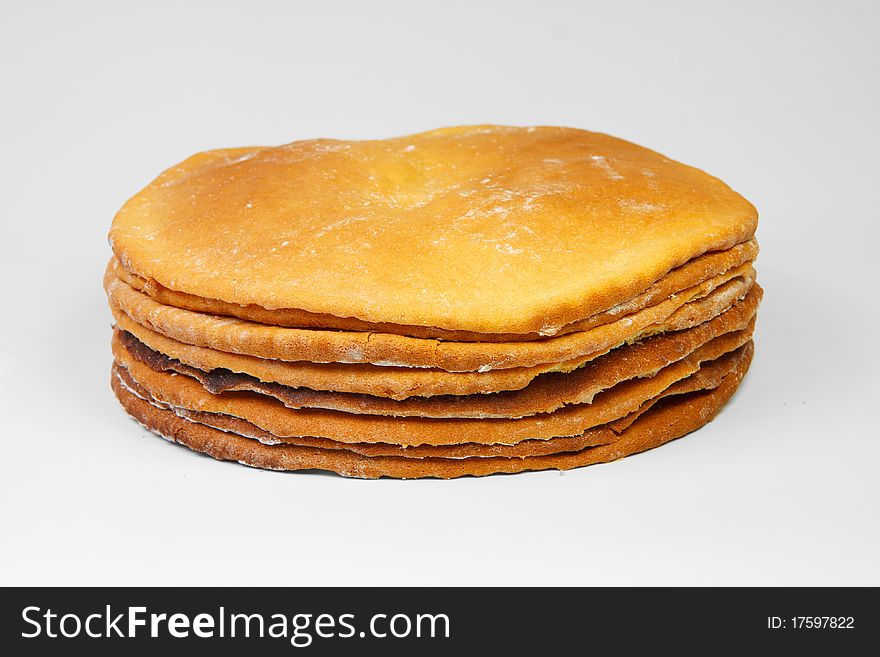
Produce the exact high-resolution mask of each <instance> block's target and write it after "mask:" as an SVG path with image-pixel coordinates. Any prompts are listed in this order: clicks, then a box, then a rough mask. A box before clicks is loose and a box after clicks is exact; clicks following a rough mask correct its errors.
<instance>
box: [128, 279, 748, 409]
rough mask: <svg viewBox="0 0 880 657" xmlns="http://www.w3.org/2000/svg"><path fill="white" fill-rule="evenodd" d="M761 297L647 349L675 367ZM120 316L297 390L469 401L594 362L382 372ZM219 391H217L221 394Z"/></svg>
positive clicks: (744, 317) (212, 366) (160, 340)
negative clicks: (254, 352) (267, 351)
mask: <svg viewBox="0 0 880 657" xmlns="http://www.w3.org/2000/svg"><path fill="white" fill-rule="evenodd" d="M761 294H762V290H761V286H760V285H757V284H755V285H754V286H753V287H752V289H751V290H750V291H749V293H748V294H747V295H746V297H745V298H744V299H743V300H742V301H740V302H739V303H736V304H734V305H733V306H732V307H731V308H729V309H728V310H726V311H725V312H723V313H721V314H720V315H718V316H717V317H714V318H712V319H711V320H709V321H708V322H704V323H703V324H700V325H699V326H696V327H694V328H691V329H684V330H682V331H674V332H671V333H663V334H660V335H659V336H654V337H650V338H646V339H645V340H644V341H642V344H650V343H652V342H655V341H658V340H663V341H664V342H665V343H667V344H668V345H669V347H670V356H669V358H670V362H671V359H674V358H676V357H680V356H681V355H683V354H685V353H688V352H689V351H691V350H692V349H693V348H695V346H696V345H697V344H700V343H702V342H703V341H705V340H707V339H710V338H711V337H715V336H716V335H721V334H722V333H726V332H729V331H737V330H742V329H744V328H746V327H747V326H748V324H749V322H750V321H751V319H752V318H753V317H754V316H755V314H756V313H757V309H758V304H759V302H760V300H761ZM114 314H115V317H116V324H117V328H118V329H119V330H121V331H125V332H128V333H131V334H132V335H134V336H135V337H136V338H137V339H138V340H139V341H140V342H142V343H144V344H145V345H146V346H147V347H149V348H150V349H152V350H154V351H157V352H159V353H161V354H164V355H166V356H168V357H169V358H173V359H176V360H178V361H180V362H181V363H183V364H185V365H187V366H190V367H194V368H196V369H200V370H203V371H207V372H210V371H213V370H220V369H222V370H228V371H229V372H232V373H240V374H244V375H247V376H250V377H253V378H255V379H257V380H259V381H262V382H265V383H276V384H279V385H283V386H286V387H291V388H307V389H310V390H316V391H334V392H342V393H352V394H365V395H372V396H379V397H387V398H389V399H394V400H403V399H409V398H410V397H414V396H419V397H431V396H436V395H456V396H465V395H476V394H481V393H494V392H501V391H510V390H521V389H523V388H525V387H526V386H528V385H529V384H530V383H531V382H532V381H534V380H535V379H536V378H537V377H540V376H541V375H542V374H545V373H551V372H571V371H577V369H578V368H579V367H581V366H583V365H584V364H585V363H587V362H593V360H594V359H593V356H592V355H590V356H587V357H583V358H581V359H576V360H573V361H567V362H565V363H558V364H554V363H549V364H547V365H541V366H535V367H529V368H526V367H520V368H508V369H503V370H490V371H488V372H457V373H453V372H446V371H445V370H438V369H430V368H412V367H377V366H375V365H369V364H349V363H309V362H287V361H281V360H274V359H265V358H257V357H254V356H247V355H242V354H233V353H229V352H225V351H218V350H217V349H210V348H207V347H199V346H195V345H189V344H185V343H183V342H179V341H177V340H173V339H171V338H168V337H166V336H164V335H162V334H161V333H156V332H155V331H151V330H150V329H148V328H146V327H145V326H142V325H141V324H138V323H137V322H134V321H132V320H131V319H129V318H128V316H127V315H125V314H123V313H121V312H116V313H114ZM623 348H624V347H618V349H623ZM612 353H613V352H612ZM606 355H608V354H606ZM596 360H598V359H596ZM219 390H220V388H217V389H216V390H215V391H219Z"/></svg>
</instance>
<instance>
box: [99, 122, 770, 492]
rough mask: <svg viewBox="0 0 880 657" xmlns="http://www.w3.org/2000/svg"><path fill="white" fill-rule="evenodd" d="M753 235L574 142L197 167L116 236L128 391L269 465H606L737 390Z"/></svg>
mask: <svg viewBox="0 0 880 657" xmlns="http://www.w3.org/2000/svg"><path fill="white" fill-rule="evenodd" d="M756 225H757V216H756V212H755V210H754V208H753V207H752V206H751V205H750V204H749V203H748V202H747V201H745V200H744V199H743V198H742V197H740V196H739V195H738V194H736V193H735V192H733V191H732V190H731V189H730V188H729V187H727V186H726V185H725V184H724V183H722V182H721V181H719V180H718V179H716V178H713V177H711V176H709V175H708V174H706V173H704V172H702V171H700V170H698V169H694V168H691V167H688V166H685V165H683V164H680V163H677V162H674V161H672V160H669V159H667V158H666V157H663V156H662V155H660V154H658V153H655V152H653V151H649V150H646V149H644V148H642V147H639V146H636V145H635V144H631V143H628V142H625V141H621V140H619V139H615V138H613V137H609V136H607V135H602V134H597V133H591V132H585V131H582V130H573V129H566V128H549V127H543V128H510V127H498V126H477V127H463V128H449V129H441V130H436V131H432V132H427V133H422V134H418V135H413V136H409V137H403V138H396V139H389V140H381V141H336V140H325V139H320V140H313V141H300V142H294V143H292V144H289V145H286V146H280V147H272V148H238V149H228V150H217V151H210V152H206V153H200V154H198V155H195V156H193V157H191V158H189V159H188V160H186V161H184V162H183V163H181V164H179V165H177V166H175V167H172V168H171V169H168V170H167V171H165V172H164V173H162V174H161V175H160V176H159V177H158V178H157V179H156V180H155V181H153V182H152V183H151V184H150V185H149V186H148V187H146V188H145V189H144V190H143V191H141V192H140V193H138V194H137V195H136V196H134V197H133V198H132V199H131V200H130V201H128V203H126V205H125V206H124V207H123V208H122V210H120V212H119V213H118V215H117V216H116V218H115V219H114V221H113V226H112V229H111V232H110V241H111V245H112V247H113V252H114V258H113V259H112V260H111V262H110V264H109V266H108V268H107V272H106V277H105V281H104V283H105V288H106V291H107V294H108V297H109V300H110V306H111V308H112V311H113V315H114V317H115V321H116V328H115V331H114V335H113V355H114V359H115V362H114V365H113V372H112V386H113V389H114V391H115V393H116V395H117V397H118V398H119V401H120V402H121V403H122V405H123V407H124V408H125V409H126V411H128V413H129V414H130V415H131V416H133V417H134V418H135V419H137V420H138V421H139V422H140V423H141V424H143V425H144V426H145V427H147V428H148V429H150V430H151V431H153V432H155V433H158V434H160V435H162V436H164V437H166V438H168V439H170V440H172V441H175V442H178V443H181V444H183V445H186V446H187V447H190V448H191V449H194V450H197V451H200V452H204V453H206V454H209V455H211V456H213V457H215V458H218V459H227V460H235V461H239V462H241V463H244V464H247V465H252V466H256V467H260V468H269V469H278V470H304V469H320V470H330V471H334V472H338V473H340V474H343V475H347V476H356V477H379V476H389V477H401V478H410V477H443V478H449V477H457V476H460V475H486V474H491V473H496V472H510V473H512V472H520V471H525V470H542V469H552V468H556V469H568V468H574V467H578V466H582V465H587V464H591V463H597V462H603V461H609V460H613V459H617V458H619V457H622V456H626V455H628V454H632V453H635V452H639V451H643V450H646V449H649V448H651V447H655V446H657V445H660V444H662V443H664V442H667V441H669V440H671V439H674V438H677V437H679V436H682V435H684V434H686V433H689V432H690V431H693V430H694V429H696V428H698V427H700V426H702V425H703V424H705V423H707V422H708V421H709V420H711V419H712V417H713V416H714V415H715V414H716V413H717V412H718V411H719V409H720V408H721V407H722V406H723V405H724V403H725V402H726V401H727V400H728V399H729V398H730V397H731V395H732V394H733V393H734V391H735V390H736V388H737V386H738V385H739V383H740V381H741V380H742V378H743V376H744V374H745V373H746V370H747V369H748V367H749V363H750V361H751V358H752V351H753V346H752V331H753V328H754V323H755V314H756V311H757V308H758V304H759V301H760V298H761V289H760V287H759V286H758V285H757V284H756V283H755V270H754V269H753V262H754V259H755V257H756V255H757V252H758V247H757V244H756V242H755V240H754V232H755V228H756ZM729 421H731V422H732V421H735V418H733V417H731V418H729Z"/></svg>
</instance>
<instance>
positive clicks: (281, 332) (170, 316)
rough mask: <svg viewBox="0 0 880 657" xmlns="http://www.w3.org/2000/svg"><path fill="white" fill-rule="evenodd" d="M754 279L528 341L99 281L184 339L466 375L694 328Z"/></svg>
mask: <svg viewBox="0 0 880 657" xmlns="http://www.w3.org/2000/svg"><path fill="white" fill-rule="evenodd" d="M731 276H735V277H734V278H731ZM754 278H755V272H754V269H753V268H752V266H751V265H750V264H747V265H742V266H741V267H738V268H736V269H735V270H732V271H730V272H726V273H725V274H722V275H721V276H716V277H713V278H710V279H708V280H706V281H704V282H702V283H700V284H699V285H695V286H693V287H691V288H688V289H687V290H684V291H682V292H681V293H680V294H677V295H675V296H674V297H671V298H669V299H665V300H663V301H661V302H660V303H658V304H656V305H654V306H650V307H648V308H645V309H643V310H640V311H638V312H635V313H632V314H629V315H626V316H624V317H621V318H620V319H618V320H617V321H614V322H611V323H608V324H603V325H601V326H597V327H595V328H592V329H589V330H586V331H579V332H576V333H569V334H567V335H562V336H558V337H552V338H546V339H544V340H533V341H527V342H445V341H442V340H428V339H422V338H412V337H408V336H402V335H396V334H388V333H362V332H349V331H327V330H313V329H294V328H285V327H277V326H269V325H266V324H257V323H255V322H248V321H245V320H241V319H237V318H231V317H218V316H214V315H207V314H205V313H197V312H193V311H190V310H183V309H180V308H174V307H172V306H165V305H162V304H160V303H157V302H156V301H154V300H153V299H151V298H150V297H149V296H148V295H146V294H143V293H141V292H138V291H136V290H135V289H133V288H131V287H130V286H128V285H127V284H126V283H124V282H123V281H121V280H120V279H119V278H117V277H116V276H115V275H114V274H113V271H112V268H111V267H108V270H107V273H106V276H105V279H104V284H105V288H106V290H107V295H108V297H109V299H110V305H111V307H112V308H113V309H114V311H118V312H121V313H124V314H126V315H127V316H128V317H129V318H130V319H132V320H133V321H135V322H137V323H139V324H142V325H144V326H146V327H148V328H149V329H151V330H153V331H155V332H157V333H161V334H163V335H165V336H167V337H170V338H173V339H175V340H178V341H180V342H185V343H187V344H193V345H197V346H202V347H210V348H214V349H219V350H221V351H227V352H232V353H239V354H247V355H250V356H257V357H260V358H272V359H278V360H286V361H309V362H317V363H327V362H341V363H373V364H379V365H396V366H404V367H432V368H438V369H443V370H446V371H449V372H464V371H487V370H492V369H506V368H511V367H531V366H534V365H540V364H545V363H560V362H564V361H568V360H573V359H577V358H580V357H583V356H587V355H593V356H594V357H596V356H599V355H601V354H603V353H606V352H607V351H608V350H609V349H612V348H614V347H616V346H618V345H620V344H623V343H624V342H626V341H631V340H636V339H639V338H643V337H646V336H648V335H653V334H655V333H660V332H663V331H673V330H680V329H683V328H689V327H691V326H696V325H697V324H700V323H702V322H705V321H706V320H708V319H711V318H712V317H715V316H717V315H719V314H720V313H722V312H724V311H725V310H727V309H728V308H730V307H731V306H732V305H733V304H734V303H736V302H737V301H739V300H740V299H742V298H743V297H745V296H746V294H747V293H748V292H749V290H750V289H751V287H752V284H753V283H754Z"/></svg>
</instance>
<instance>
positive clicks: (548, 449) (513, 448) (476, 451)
mask: <svg viewBox="0 0 880 657" xmlns="http://www.w3.org/2000/svg"><path fill="white" fill-rule="evenodd" d="M752 351H753V350H752V345H751V343H749V344H748V345H745V346H744V347H743V348H741V349H738V350H736V351H735V352H731V353H729V354H725V355H724V356H721V357H720V358H717V359H715V360H713V361H711V362H709V363H704V364H703V365H702V366H701V367H700V369H699V370H697V371H696V372H694V373H693V374H691V375H690V376H688V377H686V378H684V379H682V380H680V381H677V382H676V383H674V384H672V385H671V386H669V387H668V388H666V389H665V390H663V391H662V392H660V393H659V394H658V395H656V396H655V397H652V398H651V399H649V400H647V401H645V402H644V403H643V404H642V405H641V406H639V407H638V408H637V409H636V410H635V411H633V412H632V413H629V414H628V415H627V416H625V417H624V418H622V419H621V420H618V421H615V422H612V423H609V424H604V425H601V426H598V427H593V428H592V429H588V430H586V431H584V433H582V434H580V435H578V436H563V437H558V438H548V439H534V440H523V441H520V442H518V443H516V444H514V445H504V444H494V445H484V444H481V443H464V444H460V445H418V446H401V445H391V444H388V443H340V442H337V441H334V440H330V439H327V438H316V437H312V436H305V437H296V438H286V439H285V438H279V437H278V436H275V435H273V434H271V433H269V432H267V431H264V430H263V429H260V428H259V427H257V426H255V425H253V424H251V423H250V422H248V421H246V420H242V419H240V418H236V417H232V416H230V415H222V414H217V413H209V412H204V411H192V410H189V409H185V408H178V407H174V406H169V405H167V404H163V403H162V402H160V401H158V400H156V399H154V398H153V397H151V396H150V394H149V393H148V392H147V391H146V390H145V389H144V388H142V387H141V386H140V385H138V383H137V382H136V381H134V380H133V379H132V378H131V377H130V376H129V375H128V373H127V372H126V370H125V368H123V367H121V366H119V365H114V372H115V374H116V379H117V380H116V383H115V385H122V386H123V387H124V388H126V389H127V390H128V391H129V392H131V393H133V394H135V395H136V396H138V397H140V398H141V399H144V400H146V401H148V402H150V404H152V405H154V406H156V407H158V408H162V409H166V410H170V411H172V412H174V413H175V414H176V415H177V416H179V417H182V418H184V419H186V420H189V421H192V422H196V423H199V424H204V425H206V426H209V427H213V428H215V429H220V430H221V431H226V432H231V433H235V434H238V435H240V436H244V437H245V438H252V439H254V440H258V441H259V442H261V443H264V444H266V445H279V444H290V445H300V446H304V447H319V448H322V449H341V450H349V451H352V452H355V453H356V454H361V455H363V456H401V457H404V458H425V457H438V458H472V457H477V456H479V457H490V456H504V457H509V458H523V457H527V456H541V455H548V454H558V453H562V452H577V451H580V450H582V449H583V448H585V447H592V446H596V445H605V444H608V443H611V442H614V441H615V440H617V439H618V436H619V434H620V433H622V431H623V429H625V428H626V427H628V426H629V425H630V424H632V423H633V422H634V421H635V420H636V419H638V417H639V416H640V415H641V414H643V413H644V412H646V411H647V410H649V409H650V408H651V407H652V406H653V405H654V404H656V403H658V402H659V401H661V400H662V399H664V398H666V397H670V396H674V395H682V394H687V393H691V392H696V391H699V390H708V389H712V388H715V387H717V386H718V385H720V384H721V381H722V379H723V378H724V377H725V376H727V375H728V374H730V373H731V372H733V371H735V370H736V369H737V368H741V367H743V366H744V365H743V361H748V360H750V359H751V357H752ZM624 421H625V424H622V423H623V422H624ZM618 425H620V426H618Z"/></svg>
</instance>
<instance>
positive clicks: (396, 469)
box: [112, 358, 749, 479]
mask: <svg viewBox="0 0 880 657" xmlns="http://www.w3.org/2000/svg"><path fill="white" fill-rule="evenodd" d="M748 365H749V359H748V358H744V359H742V360H741V361H740V363H739V365H738V366H737V368H735V369H734V370H733V371H732V372H731V373H730V374H728V375H727V376H725V377H724V378H723V379H722V380H721V382H720V385H718V386H717V387H716V388H714V389H712V390H710V391H708V392H703V393H698V394H690V395H685V396H680V397H677V398H674V400H672V401H668V402H664V403H663V404H658V405H655V406H654V407H653V408H651V409H650V410H648V411H647V412H645V413H643V414H642V415H641V416H640V417H639V418H638V419H637V420H636V421H635V422H633V423H632V425H631V426H630V427H628V428H627V429H626V430H624V431H623V432H622V433H621V434H620V436H619V438H618V439H617V440H615V441H614V442H612V443H610V444H605V445H600V446H596V447H587V448H585V449H582V450H580V451H576V452H566V453H562V454H552V455H543V456H534V457H525V458H507V457H476V458H461V459H451V458H435V457H427V458H403V457H395V456H373V457H367V456H363V455H360V454H357V453H355V452H353V451H350V450H327V449H320V448H315V447H303V446H296V445H271V446H270V445H264V444H261V443H260V442H258V441H256V440H252V439H249V438H244V437H242V436H238V435H236V434H232V433H226V432H223V431H219V430H217V429H213V428H211V427H208V426H206V425H202V424H198V423H194V422H190V421H188V420H185V419H183V418H180V417H178V416H177V415H175V414H174V413H173V412H171V411H168V410H163V409H160V408H157V407H155V406H153V405H151V404H150V403H149V402H147V401H145V400H143V399H140V398H139V397H137V396H136V395H134V394H132V393H131V392H130V391H128V390H127V389H126V388H125V387H124V386H122V385H121V384H120V383H119V380H118V379H117V378H116V377H115V376H114V377H113V378H112V385H113V389H114V391H115V393H116V396H117V398H118V399H119V401H120V403H121V404H122V405H123V407H124V408H125V410H126V411H127V412H128V413H129V414H130V415H131V416H132V417H133V418H135V419H136V420H137V421H138V422H140V423H141V424H142V425H144V426H145V427H146V428H147V429H149V430H151V431H153V432H155V433H157V434H159V435H161V436H164V437H165V438H167V439H169V440H172V441H174V442H177V443H180V444H182V445H185V446H187V447H189V448H190V449H193V450H195V451H199V452H203V453H205V454H208V455H209V456H212V457H213V458H216V459H221V460H234V461H238V462H240V463H243V464H246V465H250V466H253V467H259V468H265V469H272V470H309V469H318V470H329V471H331V472H336V473H339V474H341V475H344V476H350V477H361V478H376V477H383V476H385V477H395V478H404V479H409V478H418V477H438V478H444V479H446V478H453V477H460V476H466V475H473V476H483V475H488V474H493V473H501V472H507V473H513V472H524V471H527V470H546V469H560V470H567V469H570V468H575V467H580V466H584V465H589V464H592V463H600V462H606V461H612V460H615V459H618V458H621V457H623V456H627V455H629V454H634V453H636V452H641V451H644V450H647V449H651V448H653V447H657V446H658V445H661V444H663V443H665V442H668V441H670V440H673V439H675V438H678V437H680V436H683V435H685V434H687V433H689V432H691V431H693V430H695V429H697V428H699V427H700V426H702V425H704V424H706V423H707V422H709V421H710V420H711V419H712V418H713V417H714V416H715V414H716V413H717V412H718V411H719V410H720V409H721V407H722V406H723V405H724V404H725V403H726V402H727V400H728V399H729V398H730V396H731V395H732V394H733V393H734V391H735V390H736V388H737V386H738V385H739V383H740V381H741V380H742V377H743V376H744V375H745V373H746V371H747V369H748Z"/></svg>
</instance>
